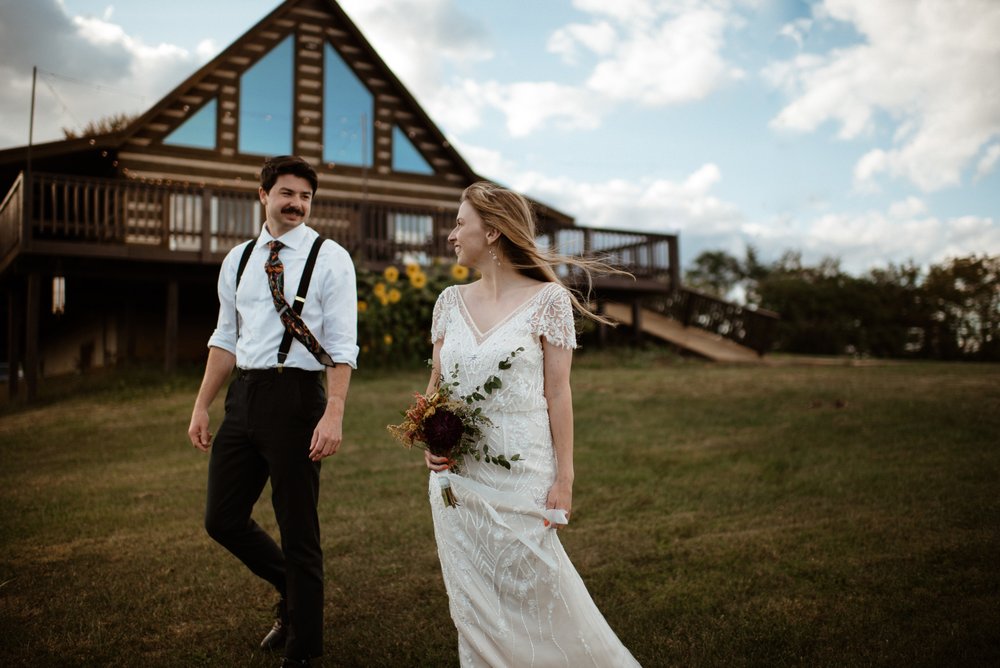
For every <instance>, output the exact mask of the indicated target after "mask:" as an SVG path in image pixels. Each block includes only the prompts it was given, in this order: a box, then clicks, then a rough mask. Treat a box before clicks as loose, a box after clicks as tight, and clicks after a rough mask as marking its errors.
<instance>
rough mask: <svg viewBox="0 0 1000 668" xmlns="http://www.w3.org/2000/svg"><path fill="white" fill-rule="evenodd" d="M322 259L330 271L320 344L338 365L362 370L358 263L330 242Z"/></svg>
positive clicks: (325, 288) (324, 293)
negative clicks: (359, 351)
mask: <svg viewBox="0 0 1000 668" xmlns="http://www.w3.org/2000/svg"><path fill="white" fill-rule="evenodd" d="M320 258H322V259H323V261H324V264H325V265H326V266H327V267H328V272H329V273H328V280H327V281H326V285H324V286H323V288H324V289H323V295H322V299H323V335H322V337H321V340H320V344H321V345H322V346H323V350H325V351H326V352H327V354H329V355H330V358H331V359H333V361H334V362H336V363H338V364H347V365H349V366H350V367H351V368H352V369H357V368H358V285H357V276H356V275H355V272H354V262H353V261H352V260H351V255H350V253H348V252H347V250H345V249H344V248H343V246H341V245H340V244H337V243H336V242H333V241H329V240H328V241H326V242H324V243H323V247H322V249H321V251H320Z"/></svg>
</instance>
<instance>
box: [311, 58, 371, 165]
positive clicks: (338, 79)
mask: <svg viewBox="0 0 1000 668" xmlns="http://www.w3.org/2000/svg"><path fill="white" fill-rule="evenodd" d="M374 115H375V103H374V98H373V97H372V94H371V93H370V92H369V91H368V88H366V87H365V85H364V84H363V83H362V82H361V80H360V79H358V77H357V75H356V74H354V71H353V70H352V69H351V68H350V67H349V66H348V65H347V63H345V62H344V59H343V58H341V57H340V54H339V53H337V51H336V50H335V49H334V48H333V46H331V45H330V44H327V45H326V47H325V48H324V50H323V161H324V162H332V163H334V164H341V165H355V166H359V167H364V166H367V165H371V163H372V143H373V142H372V127H373V120H374Z"/></svg>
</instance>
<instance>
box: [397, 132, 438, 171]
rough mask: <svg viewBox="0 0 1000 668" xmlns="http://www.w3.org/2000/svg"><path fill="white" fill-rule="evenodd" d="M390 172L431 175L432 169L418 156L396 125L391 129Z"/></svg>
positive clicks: (422, 157)
mask: <svg viewBox="0 0 1000 668" xmlns="http://www.w3.org/2000/svg"><path fill="white" fill-rule="evenodd" d="M392 170H393V171H394V172H412V173H414V174H433V173H434V168H433V167H431V165H430V163H429V162H427V160H426V159H425V158H424V156H422V155H421V154H420V151H418V150H417V147H416V146H414V145H413V142H412V141H410V138H409V137H407V136H406V133H405V132H403V131H402V130H401V129H400V127H399V126H398V125H394V126H393V128H392Z"/></svg>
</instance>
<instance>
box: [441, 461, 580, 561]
mask: <svg viewBox="0 0 1000 668" xmlns="http://www.w3.org/2000/svg"><path fill="white" fill-rule="evenodd" d="M431 478H433V479H435V480H436V481H438V483H439V484H440V482H441V480H446V481H447V482H448V484H450V485H451V488H452V490H453V491H454V492H455V496H456V497H458V503H459V504H461V503H462V498H463V495H466V494H475V495H477V496H478V497H479V498H481V499H482V500H483V501H485V502H486V503H485V504H484V505H485V508H486V511H487V512H488V513H489V514H490V517H491V518H492V519H493V521H494V522H495V523H496V524H498V525H500V526H502V527H504V528H506V529H507V530H509V531H510V532H511V533H512V534H513V535H514V536H516V537H517V539H518V540H519V541H520V542H521V543H523V544H524V545H525V547H527V548H528V549H529V550H531V551H532V552H534V553H535V556H537V557H538V558H539V559H541V560H542V561H543V562H545V564H546V565H547V566H548V567H549V568H552V569H556V568H557V565H556V562H555V561H554V558H553V555H552V554H551V553H549V552H546V551H545V550H544V549H543V548H542V547H541V546H540V545H538V543H537V542H536V541H534V540H532V539H531V538H530V537H529V536H527V535H525V534H524V533H523V532H520V531H517V530H516V529H515V528H514V527H511V526H510V525H509V524H508V523H507V522H506V521H504V518H503V516H502V515H501V513H504V512H510V513H517V514H518V515H522V516H527V517H536V518H538V521H539V522H543V521H548V522H550V523H552V524H568V523H569V519H568V518H567V516H566V511H565V510H563V509H561V508H554V509H549V508H539V507H538V506H536V505H534V504H533V503H531V500H530V499H527V498H525V497H524V496H522V495H519V494H509V493H506V492H501V491H500V490H496V489H493V488H492V487H490V486H488V485H484V484H482V483H480V482H477V481H475V480H473V479H471V478H466V477H465V476H461V475H458V474H456V473H449V472H447V471H444V472H441V473H437V472H434V471H432V472H431Z"/></svg>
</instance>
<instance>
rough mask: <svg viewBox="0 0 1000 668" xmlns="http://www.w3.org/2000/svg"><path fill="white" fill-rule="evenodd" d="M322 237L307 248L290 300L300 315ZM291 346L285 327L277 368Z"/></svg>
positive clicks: (288, 333)
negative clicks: (300, 272) (293, 297)
mask: <svg viewBox="0 0 1000 668" xmlns="http://www.w3.org/2000/svg"><path fill="white" fill-rule="evenodd" d="M323 241H324V239H323V237H316V240H315V241H314V242H313V245H312V248H311V249H310V250H309V258H308V259H307V260H306V266H305V267H303V269H302V278H301V279H299V290H298V292H297V293H296V294H295V301H293V302H292V310H293V311H295V313H297V314H298V315H302V305H303V304H305V303H306V293H307V292H309V281H311V280H312V275H313V268H314V267H315V266H316V258H317V257H318V256H319V248H320V246H322V245H323ZM291 347H292V333H291V332H290V331H289V330H288V328H287V327H286V328H285V336H283V337H282V339H281V347H280V348H278V368H279V369H280V368H281V367H283V366H284V365H285V358H286V357H288V351H289V349H290V348H291Z"/></svg>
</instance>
